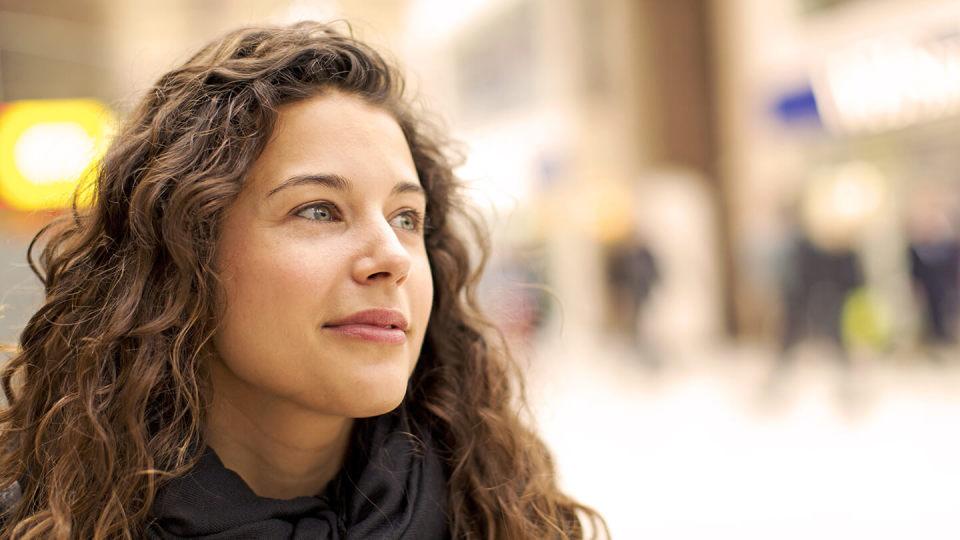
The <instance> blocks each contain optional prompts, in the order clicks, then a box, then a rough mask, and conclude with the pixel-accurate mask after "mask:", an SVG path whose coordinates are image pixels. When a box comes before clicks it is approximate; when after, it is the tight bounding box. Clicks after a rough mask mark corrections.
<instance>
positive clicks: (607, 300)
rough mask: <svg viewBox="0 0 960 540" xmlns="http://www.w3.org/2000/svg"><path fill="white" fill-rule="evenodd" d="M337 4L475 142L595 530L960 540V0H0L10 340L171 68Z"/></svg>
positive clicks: (539, 397)
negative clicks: (47, 246) (42, 252)
mask: <svg viewBox="0 0 960 540" xmlns="http://www.w3.org/2000/svg"><path fill="white" fill-rule="evenodd" d="M339 18H345V19H347V20H349V21H350V22H351V24H352V25H353V28H354V31H355V33H356V34H357V35H359V36H360V37H361V38H364V39H366V40H368V41H369V42H371V43H373V44H375V45H377V46H379V47H381V48H382V49H384V50H386V51H389V52H390V55H391V56H392V57H394V58H396V59H397V60H398V61H399V62H400V63H401V64H402V65H403V66H404V68H405V71H406V72H407V74H408V77H409V78H410V82H411V87H412V88H413V89H414V93H415V94H416V95H418V96H419V97H420V100H421V101H422V102H423V103H424V105H425V106H426V107H427V108H428V109H429V110H432V111H434V112H435V113H436V115H437V117H438V118H439V119H440V120H442V121H443V122H445V124H446V125H447V126H448V127H449V129H450V131H451V132H452V133H453V135H454V136H455V138H456V139H458V140H459V141H462V142H463V144H464V146H463V148H464V150H465V152H466V154H467V156H468V158H467V161H466V163H465V164H464V165H463V167H462V168H461V169H460V171H459V172H460V175H461V176H462V177H463V178H464V179H465V180H466V181H468V182H469V184H470V186H471V187H470V189H471V193H472V194H473V195H474V199H475V201H476V203H477V205H478V206H479V207H480V208H481V209H482V212H483V213H484V215H485V216H486V217H487V219H488V220H489V223H490V226H491V230H492V232H493V236H494V241H495V244H494V245H495V253H494V257H493V259H492V261H491V264H490V266H489V269H488V273H487V276H486V278H485V281H484V284H483V293H484V294H483V298H484V301H485V302H486V304H487V306H488V309H489V310H490V312H491V313H492V314H493V315H494V316H495V318H496V320H498V321H500V323H501V325H502V327H503V329H504V331H505V333H506V334H507V335H508V336H509V339H510V340H511V342H512V343H513V346H514V348H515V350H516V353H517V355H518V357H519V358H520V359H521V361H522V362H523V363H524V365H525V366H526V368H527V370H528V372H529V376H530V386H529V392H530V397H531V399H532V402H533V405H534V407H533V410H534V412H535V414H536V418H537V423H538V426H539V429H540V430H541V432H542V433H543V435H544V437H545V438H546V440H547V441H548V443H549V444H550V446H551V448H552V449H553V451H554V452H555V453H556V457H557V462H558V466H559V469H560V474H561V481H562V483H563V485H564V486H565V488H566V489H567V490H568V491H569V492H571V493H572V494H573V495H574V496H576V497H578V498H580V499H581V500H583V501H584V502H586V503H588V504H591V505H594V506H595V507H597V508H598V509H599V510H601V512H603V513H604V514H605V515H606V516H607V519H608V520H609V523H610V526H611V529H612V532H613V534H614V537H615V538H627V539H632V538H657V539H687V538H737V539H744V538H757V539H760V538H763V539H768V538H842V539H848V538H871V539H873V538H911V539H912V538H960V512H958V510H960V508H958V503H957V500H958V497H957V496H958V492H960V467H958V456H960V435H958V434H957V425H958V422H957V421H958V420H960V362H958V360H960V357H958V355H957V352H958V349H957V339H958V335H960V317H958V310H960V293H958V289H960V270H958V268H960V240H958V238H960V237H958V233H960V189H958V188H960V151H958V150H957V148H958V142H960V1H957V0H713V1H709V0H458V1H451V0H293V1H286V0H263V1H255V0H236V1H228V0H198V1H187V0H172V1H168V2H162V3H161V2H148V1H145V0H129V1H123V2H110V1H107V0H73V1H60V2H57V1H29V0H0V305H2V306H3V308H2V309H3V311H2V313H0V316H2V318H0V341H2V342H7V343H10V342H15V341H16V339H17V336H18V335H19V332H20V330H21V329H22V328H23V325H24V323H25V322H26V320H27V318H28V317H29V316H30V314H31V313H32V312H33V311H34V310H35V309H36V308H37V307H38V306H39V303H40V301H41V299H42V295H41V291H40V288H39V283H38V281H37V280H36V278H34V277H33V276H32V274H31V273H30V271H29V269H28V267H27V265H26V261H25V257H24V255H25V251H26V246H27V244H28V243H29V241H30V239H31V237H32V236H33V234H34V233H35V232H36V231H37V229H38V228H39V227H41V226H42V225H43V224H44V223H46V222H47V221H49V219H50V218H51V217H52V216H53V215H55V214H56V213H57V212H58V211H59V210H57V206H58V205H62V204H63V203H62V201H64V200H66V199H67V197H66V196H67V195H68V194H69V193H70V192H71V191H72V189H73V187H74V185H75V182H76V179H77V178H79V177H80V176H81V175H82V173H83V172H84V171H85V170H87V168H88V167H90V164H91V163H93V162H94V161H95V160H96V159H97V156H98V155H100V153H101V152H102V151H103V149H104V148H105V147H106V145H108V144H109V141H110V136H111V133H112V132H113V129H114V126H115V123H116V122H117V121H121V120H122V118H123V116H124V114H125V113H126V112H127V111H129V110H130V109H131V108H132V107H133V105H134V104H135V103H136V101H137V100H138V99H139V97H140V96H141V95H142V94H143V93H144V92H146V91H147V90H148V89H149V88H150V85H151V83H152V82H153V81H154V80H156V78H157V77H158V76H159V75H161V74H162V73H164V72H165V71H167V70H169V69H171V68H172V67H174V66H175V65H177V64H178V63H179V62H182V61H183V60H185V59H186V58H187V57H188V56H189V55H190V54H191V53H192V52H193V51H194V50H196V49H197V48H198V47H200V46H201V45H202V44H204V43H205V42H207V41H209V40H210V39H212V38H214V37H216V36H217V35H219V34H220V33H222V32H225V31H227V30H229V29H232V28H234V27H237V26H240V25H245V24H253V23H262V22H272V23H286V22H292V21H295V20H300V19H317V20H331V19H339ZM58 201H59V202H58Z"/></svg>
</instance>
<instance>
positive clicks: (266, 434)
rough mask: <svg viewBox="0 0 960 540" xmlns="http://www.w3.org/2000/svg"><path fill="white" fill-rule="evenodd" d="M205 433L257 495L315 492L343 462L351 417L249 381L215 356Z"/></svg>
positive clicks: (276, 496) (290, 495) (292, 495)
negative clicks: (304, 404) (312, 406)
mask: <svg viewBox="0 0 960 540" xmlns="http://www.w3.org/2000/svg"><path fill="white" fill-rule="evenodd" d="M211 379H212V383H213V389H214V391H213V399H212V403H211V406H210V409H209V411H208V414H207V419H206V425H205V429H204V435H205V438H206V443H207V445H208V446H210V447H211V448H213V450H214V451H215V452H216V453H217V456H219V457H220V460H221V461H222V462H223V464H224V466H225V467H227V468H228V469H230V470H232V471H234V472H236V473H237V474H239V475H240V477H241V478H243V480H244V481H245V482H246V483H247V485H248V486H250V489H251V490H253V492H254V493H256V494H257V495H259V496H261V497H269V498H273V499H292V498H295V497H300V496H307V495H317V494H318V493H320V492H321V491H323V488H324V487H326V485H327V484H328V483H329V482H330V480H332V479H333V477H334V476H336V474H337V472H338V471H339V470H340V467H341V466H342V465H343V461H344V457H345V455H346V452H347V446H348V444H349V441H350V431H351V428H352V427H353V419H351V418H345V417H342V416H329V415H322V414H318V413H316V412H315V411H311V410H308V409H305V408H304V407H302V406H300V405H298V404H296V403H293V402H291V401H290V400H286V399H283V398H280V397H277V396H275V395H267V394H265V393H264V392H263V391H261V390H258V389H256V388H255V387H253V386H251V385H249V384H247V383H246V382H245V381H242V380H240V379H239V378H237V377H236V376H235V375H234V374H233V373H232V372H230V371H229V370H228V369H227V368H226V366H224V365H223V364H222V363H220V362H219V361H217V360H214V361H213V362H212V364H211Z"/></svg>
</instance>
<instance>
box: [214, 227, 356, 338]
mask: <svg viewBox="0 0 960 540" xmlns="http://www.w3.org/2000/svg"><path fill="white" fill-rule="evenodd" d="M231 247H232V248H233V249H231V250H229V251H228V252H227V253H225V255H226V256H225V257H224V259H223V267H222V272H223V276H224V279H223V285H224V292H225V297H226V314H225V320H224V324H223V330H224V333H225V334H226V335H227V337H229V338H230V339H232V340H234V341H240V342H244V343H243V346H248V344H249V342H250V341H254V340H256V341H259V342H260V343H269V344H271V346H272V347H277V348H278V349H277V350H281V349H282V348H284V346H285V345H286V346H289V345H290V344H293V343H300V342H301V341H302V340H303V339H309V338H310V335H311V334H310V333H311V331H315V330H316V327H317V326H318V325H319V324H321V322H322V321H323V316H324V313H323V309H324V307H325V306H329V305H330V297H331V296H332V291H333V290H334V288H335V285H336V283H337V281H338V276H337V275H336V269H337V268H338V265H337V264H334V262H335V261H333V262H332V259H334V258H335V257H334V255H333V254H332V253H328V251H329V250H323V249H318V248H317V246H316V245H310V246H308V245H305V243H302V242H300V243H298V242H292V241H285V242H284V241H269V240H265V239H260V240H258V239H257V238H256V236H255V235H251V238H249V239H248V240H247V241H246V242H243V243H238V244H235V245H234V246H231Z"/></svg>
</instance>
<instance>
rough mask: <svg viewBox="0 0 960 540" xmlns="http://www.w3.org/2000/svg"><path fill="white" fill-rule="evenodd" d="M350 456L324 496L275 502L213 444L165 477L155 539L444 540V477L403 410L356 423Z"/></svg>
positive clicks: (151, 533) (151, 531) (152, 530)
mask: <svg viewBox="0 0 960 540" xmlns="http://www.w3.org/2000/svg"><path fill="white" fill-rule="evenodd" d="M353 440H354V442H353V444H352V446H351V450H350V453H349V455H348V459H347V462H346V464H345V465H344V467H343V468H342V469H341V471H340V472H339V473H338V474H337V476H336V477H335V478H334V479H333V480H332V481H331V482H330V483H329V485H328V486H327V488H326V489H325V490H324V491H323V493H321V494H318V495H317V496H307V497H297V498H295V499H289V500H281V499H269V498H265V497H260V496H258V495H257V494H255V493H254V492H253V491H252V490H251V489H250V487H249V486H247V484H246V483H245V482H244V481H243V479H242V478H241V477H240V476H239V475H238V474H237V473H235V472H233V471H231V470H230V469H227V468H226V467H224V465H223V463H222V462H221V461H220V458H219V457H218V456H217V454H216V453H215V452H214V451H213V450H212V449H209V448H208V449H206V450H205V451H204V453H203V455H202V457H201V459H200V462H199V463H198V464H197V466H196V467H194V468H193V469H192V470H191V471H190V472H189V473H188V474H186V475H184V476H182V477H179V478H176V479H174V480H171V481H170V482H169V483H167V484H165V485H164V486H163V487H162V488H161V489H160V490H159V492H158V494H157V498H156V500H155V502H154V505H153V507H152V508H151V517H152V520H151V523H150V525H149V528H148V537H149V538H153V539H173V538H203V539H208V540H226V539H230V540H239V539H251V540H252V539H258V540H261V539H273V538H277V539H295V540H306V539H323V540H326V539H330V540H341V539H344V540H356V539H361V538H363V539H365V538H376V539H434V538H436V539H445V538H449V526H448V522H447V516H446V500H447V492H446V478H445V475H444V472H443V467H442V466H441V464H440V460H439V458H438V457H437V456H436V455H435V454H434V452H433V451H432V449H431V441H430V438H429V435H428V434H427V433H426V432H425V431H424V432H423V433H420V432H417V433H416V434H415V435H414V432H412V430H411V426H410V422H409V420H408V418H407V415H406V414H405V412H404V407H402V406H401V407H400V408H399V409H397V410H395V411H393V412H392V413H389V414H386V415H382V416H379V417H376V418H373V419H366V420H358V421H357V425H356V426H355V434H354V438H353Z"/></svg>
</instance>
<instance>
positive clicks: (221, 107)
mask: <svg viewBox="0 0 960 540" xmlns="http://www.w3.org/2000/svg"><path fill="white" fill-rule="evenodd" d="M331 88H333V89H336V90H339V91H342V92H346V93H349V94H352V95H356V96H359V97H360V98H362V99H364V100H365V101H367V102H368V103H371V104H375V105H377V106H379V107H382V108H384V109H385V110H387V111H389V112H390V113H391V114H393V116H394V117H395V118H396V120H397V122H398V123H399V125H400V126H401V128H402V130H403V133H404V135H405V137H406V139H407V142H408V144H409V147H410V150H411V153H412V156H413V159H414V164H415V166H416V170H417V173H418V174H419V177H420V181H421V184H422V185H423V187H424V189H425V190H426V193H427V200H428V202H427V205H428V208H429V213H430V219H431V228H430V229H429V230H428V232H427V233H426V246H427V252H428V257H429V261H430V265H431V271H432V274H433V281H434V284H435V285H434V287H435V293H434V304H433V308H432V315H431V319H430V322H429V326H428V329H427V333H426V338H425V341H424V345H423V348H422V351H421V355H420V358H419V360H418V362H417V366H416V369H415V371H414V372H413V374H412V376H411V380H410V384H409V391H408V395H407V398H406V399H405V401H404V406H405V407H408V410H409V412H410V414H411V416H412V418H414V419H415V421H417V422H418V423H420V424H421V425H423V426H425V427H426V428H427V429H429V430H430V432H431V434H433V436H434V438H435V440H436V441H437V452H438V453H439V454H440V456H441V457H442V459H443V461H444V463H445V466H446V468H447V475H448V482H449V484H448V486H449V490H448V491H449V509H450V527H451V531H452V533H453V536H454V537H455V538H477V539H479V538H582V537H584V536H586V535H587V534H588V533H593V534H595V535H598V534H600V533H601V532H603V531H606V525H605V524H604V522H603V519H602V518H601V517H600V516H599V514H597V513H596V512H595V511H594V510H592V509H591V508H589V507H586V506H584V505H582V504H580V503H578V502H576V501H574V500H573V499H571V498H570V497H568V496H567V495H565V494H564V493H562V492H561V491H560V490H559V488H558V486H557V483H556V473H555V470H554V465H553V462H552V461H551V458H550V454H549V452H548V451H547V448H546V446H545V445H544V443H543V442H542V441H541V440H540V438H539V437H538V436H537V435H536V433H535V432H534V431H533V430H532V429H531V428H530V427H528V426H527V423H526V422H524V421H522V419H521V417H520V413H519V411H521V410H522V409H523V407H524V404H525V402H524V392H523V383H522V377H521V374H520V370H519V369H518V368H517V365H516V363H515V362H514V360H513V359H512V357H511V355H510V353H509V350H508V348H507V347H506V345H505V343H504V341H503V338H502V336H501V334H500V333H499V331H498V330H497V328H496V327H495V326H494V325H493V324H492V323H491V322H490V321H489V320H488V319H486V318H485V317H484V316H483V315H482V314H481V312H480V310H479V307H478V302H477V297H476V287H477V283H478V281H479V279H480V276H481V273H482V270H483V267H484V263H485V261H486V258H487V254H488V252H489V242H488V240H487V237H486V232H485V227H484V226H483V222H482V220H481V219H480V218H479V217H478V216H477V215H476V213H475V212H473V211H472V210H470V206H469V205H468V204H467V202H466V199H465V196H464V194H463V191H462V185H461V184H460V182H459V181H458V180H457V178H456V177H455V176H454V173H453V167H454V165H455V164H456V159H455V157H454V156H453V154H452V153H451V152H450V151H449V148H450V145H449V144H447V142H446V141H445V139H443V138H442V137H440V136H439V130H437V129H435V128H434V127H431V126H432V124H428V123H426V122H425V121H424V118H423V115H422V114H415V113H414V108H413V107H412V105H411V104H410V103H411V102H410V100H408V99H407V98H406V97H405V96H404V90H403V81H402V78H401V77H400V75H399V73H398V72H397V70H396V69H395V68H394V67H392V66H391V65H390V64H389V63H387V62H386V61H385V60H384V59H383V58H382V57H381V56H380V55H379V54H378V53H377V52H376V51H374V50H372V49H371V48H369V47H368V46H366V45H364V44H363V43H361V42H359V41H358V40H356V39H355V38H354V37H353V36H352V34H351V33H350V32H349V31H347V32H343V31H340V30H338V29H337V28H335V27H333V26H330V25H325V24H320V23H313V22H303V23H298V24H295V25H292V26H288V27H259V28H248V29H242V30H238V31H234V32H232V33H230V34H228V35H226V36H225V37H223V38H222V39H219V40H217V41H215V42H213V43H212V44H210V45H208V46H206V47H204V48H203V49H202V50H201V51H200V52H199V53H197V54H196V55H195V56H193V57H192V58H191V59H190V60H188V61H187V62H186V63H185V64H184V65H182V66H181V67H179V68H177V69H174V70H173V71H171V72H169V73H167V74H166V75H164V76H163V77H161V78H160V80H159V81H158V82H157V83H156V85H155V86H154V87H153V88H152V89H151V90H150V91H149V93H148V94H147V95H146V97H145V98H144V99H143V100H142V102H141V103H140V104H139V106H138V107H137V108H136V109H135V110H134V111H133V112H132V113H131V114H130V115H129V117H128V118H127V120H126V122H125V124H124V126H123V128H122V129H121V130H120V132H119V134H118V136H117V137H116V140H115V142H114V143H113V146H112V147H111V148H110V150H109V151H108V153H107V155H106V157H105V158H104V160H103V162H102V164H101V166H100V168H99V170H98V172H97V177H96V182H95V195H94V203H93V205H92V206H91V207H90V208H88V209H83V210H80V209H78V208H77V206H76V204H75V205H74V209H73V212H71V213H69V215H65V216H62V217H61V219H59V220H57V221H54V222H53V223H51V224H50V225H48V226H47V227H45V228H44V229H42V230H41V231H40V232H39V233H38V234H37V236H36V237H35V238H34V240H33V242H32V243H31V245H30V249H29V251H28V260H29V261H30V264H31V267H32V268H33V269H34V272H36V273H37V275H38V276H39V277H40V279H41V281H42V282H43V284H44V287H45V291H46V299H45V302H44V304H43V306H42V307H41V308H40V309H39V310H38V311H37V312H36V314H35V315H33V317H32V318H31V319H30V320H29V322H28V324H27V326H26V328H25V330H24V331H23V334H22V336H21V341H20V347H19V349H18V350H17V351H15V354H14V355H13V358H12V359H11V361H10V362H9V364H8V365H7V366H6V367H5V369H4V371H3V374H2V385H3V390H4V392H5V394H6V397H7V400H8V403H9V406H8V407H7V408H6V409H4V410H3V411H2V412H0V425H2V431H0V485H10V484H12V483H13V482H14V481H19V482H20V484H21V485H22V486H23V494H22V497H21V499H20V501H19V503H17V504H15V505H13V506H12V507H11V508H9V509H7V511H6V519H5V524H4V526H3V529H2V532H3V535H4V536H5V537H7V536H14V537H17V538H38V537H44V538H46V537H55V538H68V537H73V538H108V537H110V538H113V537H121V538H134V537H139V536H140V535H142V533H143V531H144V528H145V527H146V525H147V520H148V511H149V509H150V507H151V505H152V503H153V500H154V498H155V495H156V493H157V489H158V486H159V485H160V484H161V483H162V482H164V481H165V480H167V479H169V478H172V477H176V476H179V475H182V474H184V473H185V472H186V471H188V470H189V469H190V468H191V467H192V466H194V465H195V463H196V461H197V459H198V457H199V451H198V448H202V445H203V435H202V433H203V432H202V427H203V425H204V411H205V406H206V404H207V400H208V395H209V392H208V389H209V380H208V373H207V372H206V370H205V368H204V365H205V361H204V360H205V358H208V357H209V355H211V354H214V352H213V351H212V345H211V336H212V335H213V334H214V332H215V330H216V326H217V324H218V321H219V320H220V317H221V315H222V308H221V303H220V302H219V300H218V299H219V298H221V297H222V289H221V288H220V284H219V282H218V277H217V274H216V272H214V270H213V265H212V260H213V251H214V247H215V245H216V243H217V238H218V227H219V224H220V222H221V217H222V215H223V213H224V210H225V209H226V208H227V207H229V206H230V204H231V202H232V201H233V199H234V198H235V197H236V196H237V194H238V193H239V192H240V190H241V189H242V188H243V184H244V175H245V171H247V170H248V169H249V168H250V166H251V164H252V163H253V162H254V160H255V159H256V158H257V157H258V155H259V154H260V153H261V151H262V150H263V148H264V146H265V145H266V143H267V140H268V139H269V137H270V134H271V132H272V130H273V127H274V124H275V121H276V118H277V109H278V107H279V106H281V105H284V104H287V103H291V102H295V101H298V100H303V99H307V98H309V97H311V96H315V95H317V94H319V93H320V92H322V91H323V90H325V89H331ZM44 241H45V242H46V244H45V246H44V247H43V249H42V252H41V254H40V256H39V261H38V262H37V263H35V262H34V258H33V256H32V253H33V252H34V248H35V246H36V245H38V243H40V242H44Z"/></svg>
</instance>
